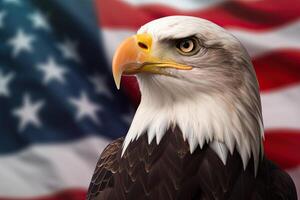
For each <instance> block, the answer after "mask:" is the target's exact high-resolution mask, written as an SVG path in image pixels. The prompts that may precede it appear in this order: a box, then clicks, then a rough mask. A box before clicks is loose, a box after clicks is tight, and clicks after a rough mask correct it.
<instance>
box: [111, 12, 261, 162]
mask: <svg viewBox="0 0 300 200" xmlns="http://www.w3.org/2000/svg"><path fill="white" fill-rule="evenodd" d="M113 74H114V79H115V82H116V84H117V87H119V85H120V80H121V75H132V74H134V75H136V76H137V79H138V82H139V86H140V90H141V94H142V97H141V103H140V105H139V108H138V110H137V112H136V114H135V117H134V119H133V122H132V124H131V127H130V129H129V131H128V134H127V136H126V139H125V142H124V149H123V150H125V149H126V147H127V146H128V144H129V143H130V142H131V141H132V140H135V139H137V138H139V136H140V135H142V134H148V140H149V143H150V142H151V141H152V140H153V139H154V138H156V142H157V143H158V144H159V142H160V140H161V138H162V137H163V135H164V133H165V132H166V130H167V129H168V128H170V127H173V126H175V125H177V126H178V127H179V128H180V129H181V131H182V134H183V137H184V139H186V140H187V141H188V143H189V145H190V151H191V153H192V152H193V151H194V150H195V149H196V147H197V146H198V145H199V146H200V148H201V147H202V146H203V144H204V143H209V144H212V147H213V148H214V149H215V151H216V152H217V153H218V155H219V156H220V158H221V159H222V161H223V162H224V163H226V157H227V153H228V152H229V153H233V151H234V149H235V148H236V149H237V151H238V152H239V153H240V155H241V158H242V160H243V164H244V167H246V166H247V163H248V160H249V158H251V157H253V158H254V161H255V165H256V167H257V165H258V161H259V157H260V153H262V144H261V141H262V138H263V123H262V115H261V103H260V96H259V88H258V83H257V79H256V76H255V72H254V70H253V67H252V64H251V61H250V57H249V55H248V54H247V52H246V50H245V49H244V48H243V46H242V45H241V43H240V42H239V41H238V40H237V39H236V38H235V37H234V36H233V35H231V34H230V33H229V32H227V31H226V30H225V29H223V28H221V27H219V26H218V25H216V24H214V23H212V22H210V21H207V20H204V19H200V18H195V17H188V16H170V17H165V18H161V19H157V20H154V21H151V22H149V23H147V24H145V25H144V26H142V27H141V28H140V29H139V30H138V33H137V35H134V36H132V37H130V38H128V39H126V40H125V41H124V42H123V43H122V44H121V45H120V47H119V48H118V49H117V51H116V54H115V56H114V60H113Z"/></svg>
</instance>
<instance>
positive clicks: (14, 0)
mask: <svg viewBox="0 0 300 200" xmlns="http://www.w3.org/2000/svg"><path fill="white" fill-rule="evenodd" d="M3 2H4V3H10V4H14V5H21V2H20V1H19V0H3Z"/></svg>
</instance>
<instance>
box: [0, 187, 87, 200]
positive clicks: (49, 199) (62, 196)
mask: <svg viewBox="0 0 300 200" xmlns="http://www.w3.org/2000/svg"><path fill="white" fill-rule="evenodd" d="M12 190H17V185H16V187H15V188H12ZM86 192H87V191H86V190H85V189H75V188H73V189H69V190H63V191H60V192H57V193H55V194H51V195H47V196H40V197H32V198H23V197H22V198H11V197H0V200H83V199H86Z"/></svg>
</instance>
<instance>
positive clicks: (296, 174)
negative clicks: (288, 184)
mask: <svg viewBox="0 0 300 200" xmlns="http://www.w3.org/2000/svg"><path fill="white" fill-rule="evenodd" d="M287 172H288V173H289V175H290V176H291V177H292V179H293V181H294V183H295V185H296V190H297V194H298V198H300V196H299V195H300V167H297V168H294V169H289V170H287Z"/></svg>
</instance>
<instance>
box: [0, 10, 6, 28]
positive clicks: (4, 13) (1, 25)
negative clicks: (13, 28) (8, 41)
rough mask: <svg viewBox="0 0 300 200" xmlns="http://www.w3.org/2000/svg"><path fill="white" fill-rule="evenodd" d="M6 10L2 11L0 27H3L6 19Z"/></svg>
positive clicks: (0, 13)
mask: <svg viewBox="0 0 300 200" xmlns="http://www.w3.org/2000/svg"><path fill="white" fill-rule="evenodd" d="M6 14H7V13H6V12H5V11H4V10H1V11H0V28H3V20H4V17H5V16H6Z"/></svg>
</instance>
